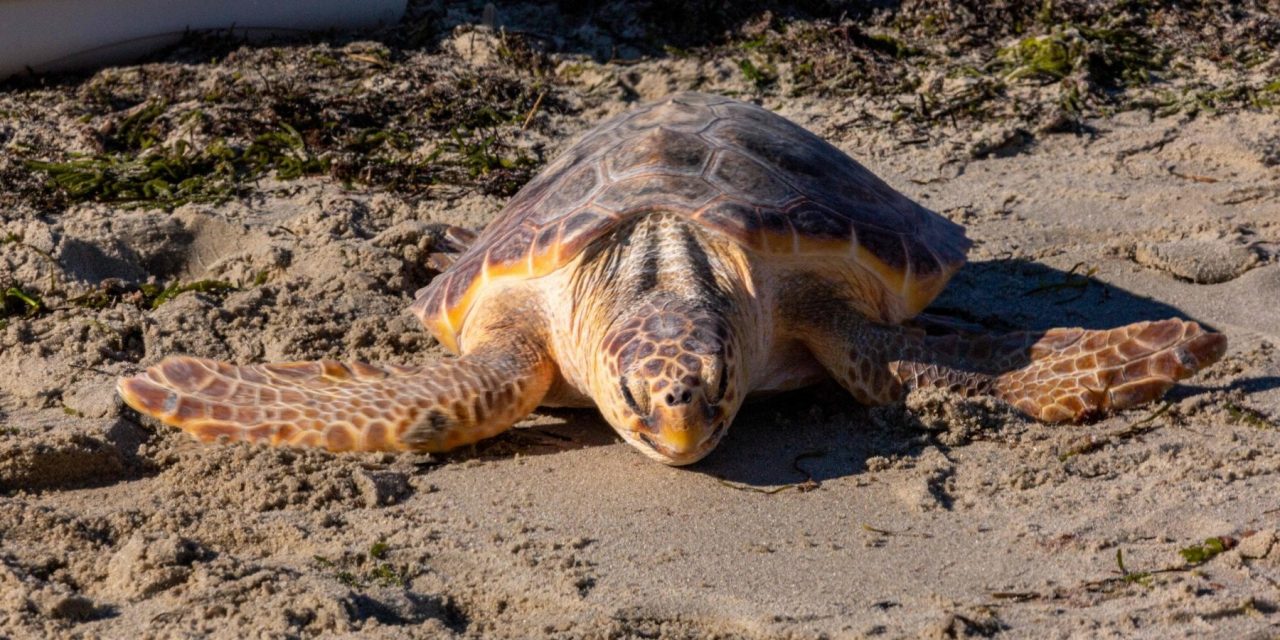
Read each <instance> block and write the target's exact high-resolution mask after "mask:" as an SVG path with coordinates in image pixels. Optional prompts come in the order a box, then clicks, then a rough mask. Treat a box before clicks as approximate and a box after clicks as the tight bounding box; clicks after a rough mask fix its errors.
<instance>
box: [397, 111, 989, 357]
mask: <svg viewBox="0 0 1280 640" xmlns="http://www.w3.org/2000/svg"><path fill="white" fill-rule="evenodd" d="M655 211H665V212H672V213H677V214H680V215H685V216H688V217H689V218H690V219H691V220H696V221H698V222H700V223H701V224H703V225H704V226H706V227H707V228H709V229H712V230H714V231H718V232H720V233H723V234H725V235H727V236H729V237H731V238H733V239H734V240H736V241H738V242H739V243H741V244H742V245H743V246H745V247H748V248H750V249H752V250H754V251H756V252H759V253H761V254H765V255H770V256H778V257H779V259H784V258H783V256H786V257H788V258H786V259H799V260H801V261H804V260H806V259H808V258H820V259H822V260H823V262H824V263H827V264H830V261H831V258H832V257H835V256H838V257H841V258H844V259H845V260H846V261H847V262H848V263H849V266H850V267H853V268H860V269H861V270H863V272H865V273H866V274H867V275H869V276H870V277H869V278H865V279H866V280H870V281H872V282H876V283H878V285H879V286H880V287H882V289H883V291H882V292H881V293H882V295H881V300H878V301H875V302H874V303H873V302H868V304H867V308H866V309H864V312H866V313H867V314H868V315H869V316H871V317H873V318H875V319H877V320H880V321H882V322H900V321H902V320H904V319H906V318H909V317H911V316H914V315H915V314H916V313H918V312H919V311H920V310H921V309H923V308H924V306H925V305H927V304H929V302H930V301H931V300H933V298H934V297H935V296H936V295H937V294H938V293H939V292H940V291H941V290H942V287H943V286H944V285H945V284H946V282H947V280H948V279H949V278H950V277H951V274H952V273H954V272H955V270H956V269H958V268H959V267H960V265H961V264H963V263H964V257H965V251H966V250H967V249H968V247H969V241H968V239H966V238H965V235H964V229H963V228H962V227H960V226H959V225H956V224H954V223H952V222H950V221H948V220H946V219H945V218H942V217H941V216H939V215H938V214H936V213H933V212H932V211H929V210H928V209H925V208H924V207H922V206H920V205H918V204H916V203H915V202H912V201H911V200H909V199H907V197H906V196H903V195H902V194H900V193H898V192H897V191H895V190H893V188H891V187H890V186H889V185H887V184H885V183H884V181H882V180H880V179H879V178H877V177H876V176H875V175H873V174H872V173H871V172H870V171H867V169H866V168H864V167H863V166H862V165H860V164H858V163H857V162H856V161H854V160H853V159H852V158H850V157H849V156H847V155H845V154H844V153H843V152H841V151H840V150H839V149H836V148H835V147H833V146H831V145H830V144H828V143H826V142H825V141H823V140H822V139H821V138H818V137H817V136H815V135H814V134H812V133H810V132H808V131H806V130H805V129H803V128H802V127H800V126H798V125H796V124H794V123H792V122H790V121H788V120H786V119H785V118H782V117H781V116H778V115H775V114H773V113H771V112H769V111H767V110H765V109H762V108H760V107H758V106H755V105H752V104H747V103H744V102H738V101H736V100H731V99H729V98H724V97H720V96H710V95H703V94H698V93H681V94H676V95H672V96H669V97H667V98H665V99H663V100H660V101H658V102H654V103H650V104H647V105H644V106H642V107H640V108H638V109H636V110H634V111H631V112H628V113H625V114H622V115H620V116H618V117H615V118H612V119H610V120H608V121H606V122H604V123H602V124H600V125H599V126H597V127H596V128H594V129H592V130H591V131H589V132H587V133H586V134H585V135H583V136H582V138H581V139H579V140H578V141H577V142H576V143H575V144H574V145H573V146H571V147H570V148H569V149H568V150H567V151H565V152H564V154H563V155H561V156H560V157H559V158H557V159H556V160H555V162H553V163H551V165H550V166H548V167H547V168H546V169H545V170H544V171H543V172H542V173H541V174H539V175H538V177H537V178H534V179H533V180H532V181H531V182H529V184H527V185H526V186H525V187H524V188H523V189H521V190H520V192H519V193H517V194H516V196H515V197H514V198H512V199H511V202H510V203H508V204H507V206H506V208H505V209H503V211H502V213H500V214H499V215H498V217H497V218H496V219H495V220H494V221H493V223H492V224H490V225H489V226H488V228H486V229H485V230H484V232H483V233H482V234H480V236H479V238H477V239H476V242H475V244H474V245H472V247H471V248H470V249H469V250H468V251H467V252H466V253H465V254H463V256H461V257H460V258H459V259H458V260H457V262H455V263H454V266H453V267H452V268H451V269H450V270H449V271H448V272H446V273H444V274H441V275H440V276H439V277H437V278H436V279H435V280H433V281H432V282H431V284H430V285H429V286H427V287H425V288H424V289H422V290H421V291H419V292H418V297H417V300H416V301H415V302H414V303H413V306H412V307H411V308H412V310H413V312H414V313H415V314H417V316H418V318H419V319H421V320H422V322H423V323H424V324H425V325H426V326H427V328H428V329H429V330H430V331H431V332H432V333H433V334H435V335H436V337H437V338H439V339H440V341H441V342H442V343H444V344H445V345H446V346H447V347H449V348H451V349H454V350H455V351H456V350H457V334H458V332H459V331H460V330H461V327H462V322H463V320H464V319H465V318H466V315H467V312H468V311H469V310H470V307H471V304H472V302H474V300H475V297H476V292H477V291H478V290H479V289H480V288H481V287H484V286H485V285H486V284H487V283H488V282H490V281H493V280H495V279H498V278H534V277H538V276H542V275H545V274H547V273H550V272H551V271H553V270H555V269H557V268H559V267H561V266H564V265H565V264H567V263H568V262H569V261H571V260H572V259H573V258H574V257H575V256H577V255H578V254H579V253H580V252H581V251H582V250H583V249H584V248H585V247H586V246H587V245H588V244H589V243H591V242H592V241H594V240H597V239H599V238H601V237H602V236H604V235H606V234H607V233H609V232H610V231H611V230H612V229H614V228H616V227H617V226H618V225H619V224H621V223H622V222H623V221H625V220H627V219H628V218H630V217H634V216H639V215H644V214H648V213H651V212H655Z"/></svg>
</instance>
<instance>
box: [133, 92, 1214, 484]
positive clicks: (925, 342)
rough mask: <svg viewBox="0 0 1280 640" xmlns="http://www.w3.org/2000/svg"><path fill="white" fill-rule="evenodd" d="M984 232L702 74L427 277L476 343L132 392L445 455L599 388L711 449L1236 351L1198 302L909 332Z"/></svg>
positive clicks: (671, 439) (1110, 391) (239, 417)
mask: <svg viewBox="0 0 1280 640" xmlns="http://www.w3.org/2000/svg"><path fill="white" fill-rule="evenodd" d="M458 238H463V239H464V241H465V240H469V238H466V234H459V235H457V236H455V237H454V239H455V242H456V241H457V239H458ZM968 246H969V241H968V240H967V239H966V238H965V237H964V232H963V229H961V228H960V227H959V226H957V225H955V224H953V223H951V222H949V221H947V220H946V219H944V218H942V217H940V216H938V215H937V214H935V213H933V212H931V211H929V210H927V209H925V208H923V207H921V206H919V205H917V204H915V203H914V202H911V201H910V200H908V199H907V198H906V197H904V196H902V195H901V194H899V193H898V192H896V191H894V190H893V189H892V188H890V187H889V186H888V185H886V184H885V183H884V182H882V181H881V180H879V179H878V178H876V177H875V176H874V175H872V174H871V173H870V172H868V171H867V170H866V169H864V168H863V167H862V166H861V165H859V164H857V163H856V162H854V161H853V160H852V159H850V158H849V157H848V156H846V155H844V154H843V153H841V152H840V151H838V150H837V149H835V148H834V147H832V146H830V145H828V144H827V143H825V142H823V141H821V140H820V139H818V138H817V137H815V136H813V135H812V134H810V133H809V132H807V131H805V130H804V129H802V128H800V127H798V126H796V125H794V124H792V123H790V122H788V121H786V120H784V119H782V118H780V117H778V116H776V115H773V114H771V113H769V112H768V111H765V110H763V109H761V108H759V107H756V106H753V105H749V104H744V103H741V102H736V101H733V100H729V99H726V98H719V97H713V96H705V95H700V94H679V95H676V96H672V97H669V98H667V99H666V100H663V101H659V102H657V103H653V104H650V105H646V106H644V107H641V108H640V109H638V110H636V111H633V112H631V113H628V114H624V115H622V116H619V117H617V118H614V119H613V120H610V121H608V122H606V123H604V124H602V125H600V126H599V127H597V128H595V129H593V130H592V131H590V132H588V133H587V134H585V135H584V136H583V137H582V138H581V139H580V140H578V141H577V142H576V143H575V144H574V145H572V146H571V147H570V148H569V150H568V151H566V152H565V153H564V154H563V155H562V156H561V157H560V158H559V159H558V160H556V161H555V162H554V163H553V164H552V165H551V166H550V167H548V168H547V170H546V171H544V172H543V173H542V174H541V175H540V176H539V177H538V178H536V179H535V180H534V181H532V182H530V183H529V185H527V186H526V187H525V188H524V189H523V190H522V191H521V192H520V193H519V194H517V195H516V197H515V198H513V199H512V201H511V203H510V204H508V206H507V207H506V209H505V210H504V211H503V212H502V214H500V215H499V217H498V218H497V219H496V220H495V221H494V222H493V224H491V225H490V226H489V227H488V228H487V229H486V230H485V231H484V232H483V233H482V234H480V236H479V237H478V238H475V239H474V242H472V244H471V246H470V248H469V249H468V250H467V251H466V252H465V253H463V254H462V255H461V256H460V257H459V258H458V259H457V260H456V261H455V262H454V263H453V266H452V267H451V268H450V270H449V271H448V272H447V273H445V274H443V275H441V276H440V277H438V278H437V279H436V280H434V281H433V282H432V283H431V285H430V286H428V287H427V288H425V289H424V290H422V291H420V292H419V295H418V297H417V300H416V301H415V302H414V304H413V306H412V310H413V311H414V313H415V314H417V315H418V317H419V318H420V319H422V321H423V323H424V324H425V325H426V326H427V328H428V329H429V330H431V331H432V333H434V334H435V335H436V337H437V338H439V339H440V341H441V342H442V343H443V344H445V345H446V346H447V347H448V348H450V349H452V350H453V351H455V352H456V353H458V354H459V355H460V357H458V358H453V359H445V360H442V361H439V362H435V363H431V364H426V365H422V366H418V367H399V366H371V365H364V364H358V363H352V364H340V363H335V362H330V361H325V362H311V363H290V364H277V365H254V366H240V367H237V366H233V365H229V364H224V363H219V362H214V361H210V360H201V359H196V358H189V357H170V358H167V359H165V360H164V361H163V362H161V363H160V364H158V365H156V366H154V367H152V368H150V369H149V370H148V371H147V372H145V373H144V374H142V375H140V376H137V377H133V378H127V379H123V380H121V381H120V385H119V389H120V393H121V395H122V396H123V397H124V399H125V401H126V402H128V403H129V404H130V405H131V406H133V407H134V408H136V409H138V410H139V411H142V412H143V413H146V414H149V415H152V416H155V417H157V418H159V419H160V420H162V421H164V422H165V423H167V424H172V425H175V426H179V427H182V428H183V429H186V430H188V431H189V432H191V433H193V434H195V435H196V436H198V437H200V438H202V439H205V440H213V439H218V438H226V439H230V440H242V439H243V440H251V441H261V442H268V443H272V444H299V445H314V446H324V447H327V448H329V449H333V450H351V449H364V450H400V449H411V450H424V451H443V450H447V449H450V448H453V447H456V446H459V445H462V444H466V443H471V442H475V441H477V440H480V439H482V438H486V437H490V436H492V435H495V434H497V433H499V432H501V431H503V430H505V429H507V428H508V427H510V426H511V425H512V424H513V423H514V422H516V421H517V420H519V419H520V418H521V417H523V416H524V415H526V414H527V413H528V412H529V411H532V410H533V409H534V407H536V406H537V405H539V404H545V405H553V406H595V407H598V408H599V409H600V411H601V413H602V414H603V415H604V417H605V419H606V420H608V421H609V423H610V424H611V425H613V427H614V428H615V429H616V430H617V431H618V433H619V434H620V435H622V437H623V438H624V439H626V440H627V441H628V442H630V443H631V444H633V445H635V446H636V447H637V448H639V449H640V450H641V451H643V452H644V453H645V454H647V455H649V456H651V457H653V458H655V459H658V460H660V461H662V462H665V463H668V464H688V463H691V462H694V461H696V460H698V459H700V458H702V457H703V456H705V455H706V454H707V453H708V452H710V451H711V450H712V449H713V448H714V447H715V445H716V444H717V443H718V442H719V441H720V439H721V438H722V437H723V435H724V433H725V431H726V430H727V427H728V425H729V424H730V423H731V421H732V420H733V417H734V415H735V414H736V413H737V411H738V408H739V407H740V406H741V404H742V402H743V400H744V399H745V398H746V396H747V395H748V394H750V393H754V392H771V391H778V390H786V389H793V388H797V387H800V386H804V385H807V384H812V383H814V382H816V381H819V380H821V379H823V378H826V377H833V378H835V379H836V380H837V381H839V382H840V383H841V384H842V385H843V386H844V387H845V388H846V389H848V390H849V391H850V393H852V394H853V396H854V397H855V398H856V399H857V400H859V401H861V402H864V403H883V402H890V401H894V400H896V399H898V398H900V397H901V396H902V394H903V393H904V392H905V391H906V390H908V389H911V388H916V387H937V388H946V389H951V390H953V391H955V392H957V393H965V394H975V393H985V394H991V395H994V396H996V397H999V398H1001V399H1003V400H1004V401H1006V402H1008V403H1010V404H1012V405H1013V406H1015V407H1017V408H1018V409H1020V410H1022V411H1023V412H1025V413H1027V414H1028V415H1030V416H1032V417H1035V418H1038V419H1041V420H1044V421H1049V422H1062V421H1079V420H1082V419H1086V418H1088V417H1091V416H1095V415H1098V414H1101V413H1103V412H1106V411H1111V410H1118V409H1124V408H1127V407H1131V406H1134V405H1137V404H1141V403H1143V402H1148V401H1150V400H1152V399H1154V398H1156V397H1158V396H1159V395H1160V394H1162V393H1164V391H1166V390H1167V389H1168V388H1169V387H1170V386H1171V385H1172V384H1173V383H1174V381H1176V380H1179V379H1182V378H1185V377H1187V376H1189V375H1192V374H1193V373H1195V372H1196V371H1197V370H1199V369H1201V368H1203V367H1205V366H1207V365H1209V364H1211V363H1212V362H1214V361H1216V360H1217V359H1218V358H1219V357H1221V355H1222V353H1223V352H1224V351H1225V349H1226V339H1225V338H1224V337H1223V336H1222V335H1220V334H1216V333H1212V332H1208V331H1205V330H1204V329H1203V328H1201V327H1200V326H1199V325H1198V324H1196V323H1194V322H1186V321H1182V320H1164V321H1159V322H1149V323H1138V324H1134V325H1129V326H1127V327H1121V328H1118V329H1112V330H1108V331H1086V330H1083V329H1054V330H1050V331H1047V332H1019V333H1012V334H1005V335H972V334H957V335H951V336H943V337H937V336H928V335H925V334H924V333H923V332H920V331H918V330H915V329H910V328H906V327H902V326H898V325H899V323H901V322H903V321H904V320H907V319H910V318H911V317H913V316H914V315H916V314H917V313H919V312H920V310H921V309H923V308H924V307H925V306H926V305H927V304H928V303H929V302H930V301H931V300H932V299H933V298H934V296H936V295H937V293H938V292H939V291H940V290H941V288H942V287H943V286H944V285H945V283H946V281H947V280H948V278H950V276H951V274H952V273H954V272H955V270H956V269H958V268H959V267H960V265H961V264H962V263H963V261H964V253H965V250H966V249H967V248H968Z"/></svg>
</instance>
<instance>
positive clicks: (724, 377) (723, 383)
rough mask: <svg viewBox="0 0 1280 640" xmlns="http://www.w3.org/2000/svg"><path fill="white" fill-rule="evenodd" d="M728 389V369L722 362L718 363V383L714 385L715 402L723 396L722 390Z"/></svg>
mask: <svg viewBox="0 0 1280 640" xmlns="http://www.w3.org/2000/svg"><path fill="white" fill-rule="evenodd" d="M728 390H729V369H728V367H725V365H724V363H723V362H721V363H720V385H719V386H718V387H716V402H719V401H720V400H722V399H723V398H724V392H725V391H728Z"/></svg>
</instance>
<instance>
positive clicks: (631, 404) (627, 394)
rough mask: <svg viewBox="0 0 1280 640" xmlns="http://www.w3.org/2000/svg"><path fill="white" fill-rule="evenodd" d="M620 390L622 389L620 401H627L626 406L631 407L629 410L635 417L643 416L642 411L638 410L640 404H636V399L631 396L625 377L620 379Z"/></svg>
mask: <svg viewBox="0 0 1280 640" xmlns="http://www.w3.org/2000/svg"><path fill="white" fill-rule="evenodd" d="M621 389H622V399H623V400H626V401H627V406H628V407H631V410H632V411H634V412H636V415H638V416H643V415H644V414H645V412H644V410H643V409H641V408H640V404H639V403H638V402H636V397H635V396H633V395H631V387H629V386H628V385H627V377H626V376H623V377H622V385H621Z"/></svg>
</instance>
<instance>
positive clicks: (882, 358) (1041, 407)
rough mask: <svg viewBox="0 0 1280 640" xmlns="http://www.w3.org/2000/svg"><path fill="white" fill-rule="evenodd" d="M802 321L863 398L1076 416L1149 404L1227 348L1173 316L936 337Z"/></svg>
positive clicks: (1046, 418)
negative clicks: (988, 404) (908, 395)
mask: <svg viewBox="0 0 1280 640" xmlns="http://www.w3.org/2000/svg"><path fill="white" fill-rule="evenodd" d="M799 326H800V328H801V332H800V338H801V340H802V341H803V342H804V343H805V344H806V345H807V346H808V347H809V349H810V351H811V352H812V353H813V354H814V356H815V357H816V358H817V359H818V361H819V362H821V363H822V364H823V366H824V367H826V369H827V370H828V371H830V372H831V374H832V376H833V377H834V378H836V380H838V381H839V382H840V383H841V384H842V385H843V386H844V387H845V388H847V389H849V391H850V392H852V393H853V394H854V396H855V397H856V398H857V399H858V400H859V401H861V402H864V403H868V404H882V403H886V402H891V401H893V400H896V399H897V398H899V397H901V396H902V395H903V394H904V393H905V392H906V391H908V390H910V389H915V388H938V389H947V390H950V391H953V392H956V393H962V394H965V395H974V394H990V395H994V396H996V397H999V398H1000V399H1002V400H1004V401H1005V402H1008V403H1009V404H1011V405H1013V406H1015V407H1017V408H1018V409H1019V410H1020V411H1022V412H1023V413H1025V414H1027V415H1029V416H1031V417H1032V418H1035V419H1037V420H1041V421H1043V422H1078V421H1080V420H1084V419H1087V418H1090V417H1093V416H1097V415H1101V414H1103V413H1106V412H1108V411H1113V410H1120V409H1127V408H1129V407H1134V406H1138V405H1141V404H1145V403H1147V402H1151V401H1153V400H1155V399H1157V398H1159V397H1160V396H1161V395H1163V394H1164V393H1165V392H1166V391H1168V390H1169V388H1170V387H1172V386H1173V384H1174V383H1175V382H1176V381H1178V380H1182V379H1184V378H1187V377H1189V376H1191V375H1193V374H1195V373H1196V372H1197V371H1199V370H1201V369H1203V368H1205V367H1207V366H1209V365H1211V364H1213V363H1214V362H1217V360H1218V359H1219V358H1221V357H1222V354H1223V353H1224V352H1225V351H1226V348H1227V339H1226V336H1223V335H1222V334H1220V333H1215V332H1212V331H1206V330H1205V329H1204V328H1203V327H1201V326H1200V325H1199V324H1197V323H1195V322H1188V321H1184V320H1177V319H1170V320H1162V321H1159V322H1139V323H1135V324H1131V325H1127V326H1124V327H1120V328H1117V329H1110V330H1100V331H1091V330H1086V329H1078V328H1077V329H1051V330H1049V331H1034V332H1033V331H1022V332H1016V333H1009V334H1003V335H950V336H941V337H935V336H926V335H925V334H924V333H923V332H920V331H914V330H910V329H904V328H901V327H887V326H881V325H876V324H873V323H870V322H867V321H866V320H864V319H862V318H860V317H857V316H856V314H855V313H854V312H853V311H849V312H847V313H842V314H834V315H828V316H825V317H823V316H819V317H817V318H811V319H810V320H808V321H807V322H806V323H803V324H800V325H799Z"/></svg>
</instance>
